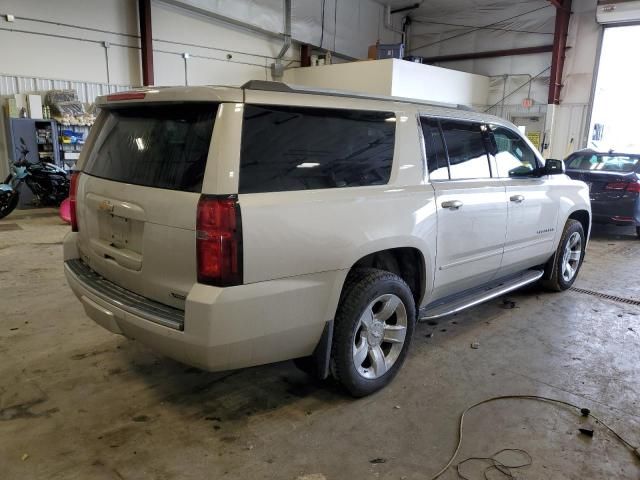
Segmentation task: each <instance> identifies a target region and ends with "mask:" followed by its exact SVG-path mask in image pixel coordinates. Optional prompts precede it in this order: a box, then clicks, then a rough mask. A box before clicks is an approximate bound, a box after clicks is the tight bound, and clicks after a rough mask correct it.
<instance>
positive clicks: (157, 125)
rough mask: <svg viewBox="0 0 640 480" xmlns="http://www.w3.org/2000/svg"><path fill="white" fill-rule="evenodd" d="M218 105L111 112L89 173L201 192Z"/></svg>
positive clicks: (103, 117) (101, 124) (105, 113)
mask: <svg viewBox="0 0 640 480" xmlns="http://www.w3.org/2000/svg"><path fill="white" fill-rule="evenodd" d="M217 110H218V104H217V103H182V104H156V105H150V104H147V105H138V106H126V107H117V108H106V109H103V110H102V112H101V113H100V118H99V120H98V122H97V124H96V126H95V127H94V128H97V129H98V131H97V136H96V137H95V141H94V145H93V148H92V149H91V152H90V153H89V155H88V158H87V161H86V163H85V166H84V169H83V170H84V172H86V173H88V174H89V175H93V176H96V177H100V178H105V179H107V180H114V181H116V182H125V183H132V184H135V185H144V186H148V187H156V188H165V189H170V190H183V191H189V192H198V191H200V190H201V189H202V179H203V177H204V169H205V166H206V164H207V156H208V153H209V145H210V143H211V134H212V132H213V124H214V119H215V115H216V112H217Z"/></svg>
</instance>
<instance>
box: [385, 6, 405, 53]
mask: <svg viewBox="0 0 640 480" xmlns="http://www.w3.org/2000/svg"><path fill="white" fill-rule="evenodd" d="M384 28H386V29H387V30H391V31H392V32H393V33H397V34H398V35H401V36H402V43H403V44H404V42H405V40H406V39H405V31H404V30H397V29H396V28H395V27H394V26H393V23H392V22H391V6H389V5H385V7H384Z"/></svg>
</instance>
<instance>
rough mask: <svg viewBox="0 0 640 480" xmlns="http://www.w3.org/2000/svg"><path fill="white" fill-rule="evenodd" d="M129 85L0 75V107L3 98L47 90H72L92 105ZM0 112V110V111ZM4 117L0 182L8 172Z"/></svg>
mask: <svg viewBox="0 0 640 480" xmlns="http://www.w3.org/2000/svg"><path fill="white" fill-rule="evenodd" d="M131 88H132V87H131V86H129V85H109V84H107V83H91V82H75V81H71V80H56V79H51V78H38V77H22V76H15V75H4V74H0V106H4V102H5V98H7V97H9V96H11V95H13V94H16V93H36V92H37V93H41V94H44V93H45V92H47V91H48V90H67V89H73V90H75V91H76V92H78V99H79V100H80V101H81V102H84V103H92V102H93V101H94V100H95V99H96V97H98V96H100V95H106V94H109V93H114V92H121V91H123V90H130V89H131ZM0 111H1V110H0ZM4 118H5V115H4V114H0V181H3V180H4V178H5V176H6V175H7V173H8V172H9V164H8V156H7V147H6V145H7V139H6V125H5V123H6V122H5V121H4Z"/></svg>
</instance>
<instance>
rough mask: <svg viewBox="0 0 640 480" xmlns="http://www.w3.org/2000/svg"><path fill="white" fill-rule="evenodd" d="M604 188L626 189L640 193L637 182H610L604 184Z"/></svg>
mask: <svg viewBox="0 0 640 480" xmlns="http://www.w3.org/2000/svg"><path fill="white" fill-rule="evenodd" d="M604 188H605V190H618V191H620V190H626V191H627V192H632V193H640V183H639V182H612V183H607V184H606V185H605V187H604Z"/></svg>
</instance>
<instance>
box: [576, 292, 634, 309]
mask: <svg viewBox="0 0 640 480" xmlns="http://www.w3.org/2000/svg"><path fill="white" fill-rule="evenodd" d="M571 290H572V291H574V292H578V293H583V294H585V295H591V296H593V297H598V298H603V299H605V300H611V301H613V302H619V303H626V304H627V305H638V306H640V300H633V299H632V298H622V297H616V296H615V295H607V294H606V293H601V292H596V291H594V290H586V289H584V288H577V287H571Z"/></svg>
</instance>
